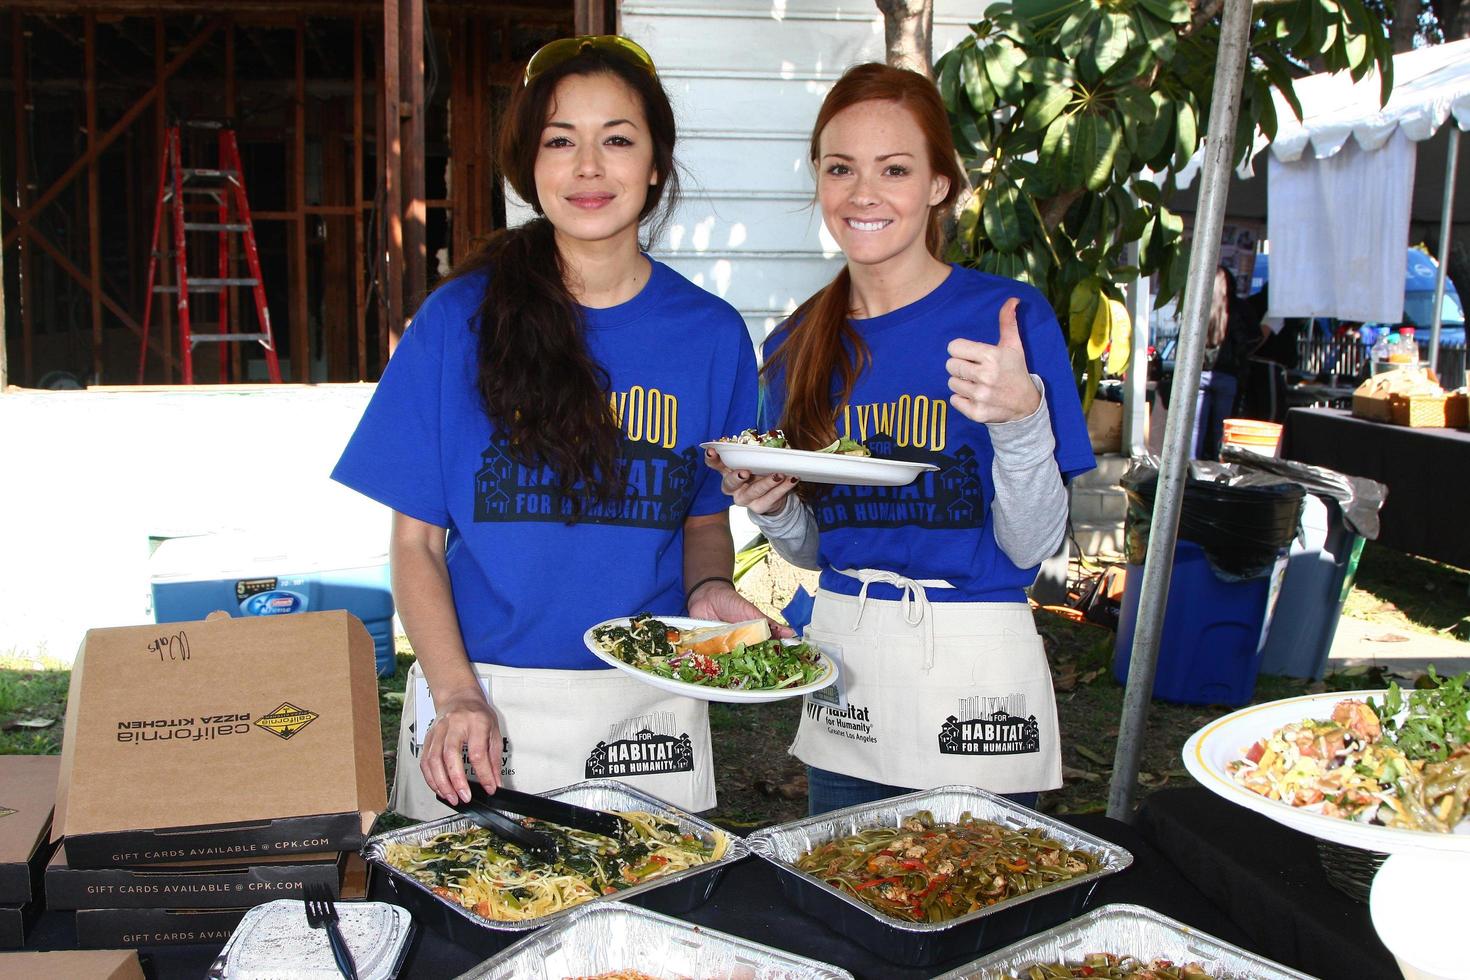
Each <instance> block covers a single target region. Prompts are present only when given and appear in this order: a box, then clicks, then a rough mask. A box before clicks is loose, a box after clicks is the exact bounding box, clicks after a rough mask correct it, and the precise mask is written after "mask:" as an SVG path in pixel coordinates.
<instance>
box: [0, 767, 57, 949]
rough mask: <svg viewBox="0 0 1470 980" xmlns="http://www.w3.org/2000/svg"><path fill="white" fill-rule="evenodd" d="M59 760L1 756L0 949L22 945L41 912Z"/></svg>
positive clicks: (15, 947)
mask: <svg viewBox="0 0 1470 980" xmlns="http://www.w3.org/2000/svg"><path fill="white" fill-rule="evenodd" d="M59 761H60V760H58V759H57V758H56V757H55V756H45V755H0V949H19V948H20V947H21V946H23V945H24V944H25V938H26V933H27V931H29V929H30V927H31V926H32V925H33V924H34V923H35V921H36V916H38V915H39V914H40V911H41V871H42V869H43V868H45V867H46V859H47V857H49V856H50V854H51V840H50V836H49V834H48V831H49V830H50V829H51V808H52V804H53V803H54V802H55V800H56V772H57V767H58V764H59ZM0 975H3V974H0Z"/></svg>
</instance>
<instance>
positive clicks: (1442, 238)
mask: <svg viewBox="0 0 1470 980" xmlns="http://www.w3.org/2000/svg"><path fill="white" fill-rule="evenodd" d="M1445 124H1446V125H1448V126H1449V128H1450V145H1449V147H1448V148H1446V150H1445V159H1444V207H1443V208H1441V209H1440V212H1439V215H1440V216H1439V271H1438V272H1437V273H1436V274H1435V276H1434V319H1433V320H1431V321H1430V323H1429V366H1430V368H1432V369H1433V370H1435V371H1438V370H1439V328H1440V323H1441V320H1443V318H1444V277H1445V271H1446V270H1447V269H1448V268H1449V266H1450V225H1451V224H1452V221H1451V219H1452V218H1453V217H1454V214H1455V177H1456V171H1457V170H1459V167H1460V127H1459V126H1458V125H1457V124H1456V123H1455V117H1454V116H1451V117H1450V118H1448V119H1446V120H1445Z"/></svg>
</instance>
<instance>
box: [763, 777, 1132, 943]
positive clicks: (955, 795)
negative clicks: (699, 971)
mask: <svg viewBox="0 0 1470 980" xmlns="http://www.w3.org/2000/svg"><path fill="white" fill-rule="evenodd" d="M920 810H928V811H929V812H930V813H932V814H934V819H935V820H938V821H941V822H944V821H955V820H958V819H959V818H960V815H961V814H962V813H964V812H965V811H967V810H968V811H969V812H970V813H971V814H972V815H973V816H975V817H976V818H978V819H981V820H990V821H993V822H995V823H998V824H1002V825H1005V826H1011V827H1017V828H1022V827H1029V828H1036V829H1039V830H1043V831H1045V832H1046V833H1047V834H1049V835H1050V836H1052V837H1053V838H1055V839H1056V840H1059V841H1061V842H1062V843H1064V844H1066V845H1067V846H1068V847H1073V848H1085V849H1086V850H1089V851H1093V852H1094V853H1096V854H1098V855H1099V856H1100V857H1101V863H1102V867H1101V868H1099V870H1097V871H1094V872H1091V873H1089V874H1085V875H1080V876H1078V877H1076V878H1073V879H1071V880H1069V881H1064V882H1058V883H1057V884H1055V885H1052V886H1050V887H1047V888H1042V889H1040V890H1038V891H1035V892H1032V893H1030V894H1029V895H1021V896H1018V897H1016V898H1012V899H1008V900H1006V901H1004V902H1000V903H998V904H996V905H991V906H989V907H988V908H983V909H980V910H978V911H975V912H970V913H968V914H966V915H962V916H960V917H958V918H956V919H951V920H950V921H948V922H935V923H930V922H905V921H904V920H902V919H895V918H893V917H892V916H888V915H885V914H884V913H882V912H879V911H878V910H877V909H875V908H873V907H872V906H870V905H866V904H864V903H863V902H860V901H858V900H857V899H856V898H854V897H852V896H851V895H848V894H846V893H845V892H841V891H839V890H837V889H836V888H833V887H832V886H831V885H829V884H827V883H826V882H825V881H822V880H821V879H819V878H816V877H814V876H813V875H809V874H807V873H806V872H804V871H799V870H797V868H796V867H795V863H796V860H797V859H798V858H799V857H800V856H801V855H802V854H804V853H806V852H807V851H809V850H811V849H812V848H813V847H815V846H817V845H818V844H823V843H825V842H827V841H829V840H832V839H833V838H835V837H846V836H848V835H850V834H855V833H857V832H858V831H861V830H867V829H869V828H872V827H896V826H898V824H899V823H900V822H901V821H902V820H903V819H904V818H906V817H910V816H913V815H914V814H915V813H917V812H918V811H920ZM747 843H748V844H749V845H750V849H751V850H752V851H754V852H755V853H756V854H758V855H760V856H761V857H762V858H764V859H765V860H767V861H770V862H771V863H772V864H773V865H775V867H776V870H777V872H779V874H778V877H779V879H780V881H781V890H782V891H783V892H784V893H785V895H786V897H787V898H788V899H789V900H790V901H791V902H792V904H794V905H795V906H796V907H797V908H799V909H801V910H802V911H803V912H805V913H807V914H808V915H811V916H813V917H815V918H817V919H820V920H822V921H823V922H825V923H826V924H827V925H828V926H829V927H830V928H831V929H833V930H834V931H836V932H839V933H841V934H842V935H844V936H847V937H848V938H850V939H851V940H852V941H853V942H856V943H858V944H859V945H861V946H863V947H864V948H866V949H868V950H870V951H871V952H873V953H876V954H877V955H878V956H881V957H883V958H884V959H887V960H891V961H893V962H895V963H901V964H903V965H905V966H931V965H933V964H935V963H938V962H942V961H944V960H952V959H958V958H959V957H961V956H967V955H970V954H973V953H978V952H980V951H981V950H984V949H996V948H998V947H1000V946H1004V945H1006V944H1007V943H1012V942H1015V941H1016V940H1018V939H1020V938H1022V937H1023V936H1029V935H1031V934H1032V933H1034V932H1038V931H1040V930H1042V929H1046V928H1049V927H1051V926H1054V925H1057V924H1058V923H1060V922H1065V921H1066V920H1067V919H1070V918H1072V917H1073V916H1074V915H1077V914H1078V913H1079V912H1081V911H1082V909H1083V907H1084V906H1085V905H1086V904H1087V899H1088V896H1090V895H1091V894H1092V889H1093V888H1094V887H1095V886H1096V884H1097V882H1098V880H1099V879H1100V878H1102V877H1104V876H1106V875H1110V874H1114V873H1116V872H1119V871H1122V870H1123V869H1124V868H1126V867H1128V866H1129V865H1130V864H1132V863H1133V855H1132V854H1129V853H1128V852H1127V851H1126V850H1124V849H1123V848H1121V847H1119V846H1118V845H1117V844H1114V843H1112V842H1111V841H1106V840H1103V839H1102V838H1100V837H1094V836H1092V835H1091V834H1086V833H1083V832H1082V831H1080V830H1078V829H1076V828H1075V827H1072V826H1071V825H1069V824H1066V823H1063V822H1062V821H1060V820H1057V819H1056V818H1054V817H1049V816H1047V815H1046V814H1043V813H1037V812H1036V811H1035V810H1028V809H1027V808H1025V807H1023V806H1021V805H1019V804H1017V803H1012V802H1011V801H1010V800H1007V799H1006V798H1005V797H1003V796H996V795H995V794H994V793H987V792H986V791H985V790H982V789H977V788H975V787H974V786H941V787H939V788H937V789H932V790H927V791H925V792H922V793H910V794H909V795H907V796H897V797H894V798H892V799H887V800H879V801H878V802H876V803H865V804H863V805H861V806H854V807H848V808H847V809H846V810H834V811H833V812H831V813H824V814H821V815H820V816H815V817H808V818H806V819H805V820H797V821H794V822H792V823H788V824H782V825H780V826H777V827H771V828H768V829H766V830H760V831H757V832H755V833H754V834H752V835H750V837H749V838H747Z"/></svg>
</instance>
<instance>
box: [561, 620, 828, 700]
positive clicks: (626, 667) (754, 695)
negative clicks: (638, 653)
mask: <svg viewBox="0 0 1470 980" xmlns="http://www.w3.org/2000/svg"><path fill="white" fill-rule="evenodd" d="M630 618H631V617H628V616H622V617H620V618H618V619H609V620H606V621H604V622H601V623H598V624H597V625H596V626H593V627H592V628H591V629H589V630H588V631H587V632H586V633H583V634H582V642H583V643H585V644H587V649H588V650H590V651H592V655H593V656H594V657H596V658H597V659H598V660H601V661H602V662H603V663H605V664H607V665H609V666H611V667H616V668H618V669H619V670H621V671H625V672H627V673H629V674H632V675H633V676H634V677H636V678H638V679H639V680H640V681H643V682H644V683H645V684H652V685H653V686H654V687H659V688H663V689H664V690H665V691H670V692H672V693H674V694H682V695H684V696H685V697H686V698H696V699H698V700H700V701H726V702H729V703H731V704H760V703H763V702H766V701H784V700H785V699H787V698H796V697H801V696H802V695H804V694H811V693H812V692H814V691H820V690H821V689H822V688H824V687H828V686H830V685H831V684H832V683H833V682H834V681H836V680H837V665H836V664H834V663H833V662H832V659H831V658H830V657H828V656H827V655H826V654H825V653H823V652H822V651H821V650H820V649H818V650H817V656H819V657H821V658H822V662H823V663H825V664H826V665H827V669H826V671H825V672H823V673H822V674H821V675H820V676H819V677H818V678H817V679H816V680H814V681H812V682H811V683H810V684H803V685H801V686H800V687H783V688H781V689H780V690H779V691H772V690H763V691H734V690H729V689H727V688H723V687H706V686H704V685H703V684H688V683H685V682H684V681H681V680H675V679H674V678H672V677H660V676H658V675H657V674H650V673H649V672H648V671H646V670H639V669H638V668H637V667H634V666H633V665H632V664H627V663H623V661H621V660H619V659H618V658H617V657H614V656H613V655H612V654H610V653H607V652H606V651H604V650H603V649H602V648H601V647H599V646H598V645H597V641H596V640H594V639H592V630H595V629H600V628H602V627H604V626H627V625H628V623H629V621H630ZM653 618H654V619H656V620H658V621H659V622H661V623H666V624H668V625H669V626H672V627H674V628H675V629H677V630H695V629H699V628H701V627H704V626H719V625H720V623H719V622H717V621H715V620H709V619H690V618H689V617H687V616H655V617H653ZM786 642H787V643H794V642H796V641H794V640H787V641H786ZM813 645H814V646H815V644H813Z"/></svg>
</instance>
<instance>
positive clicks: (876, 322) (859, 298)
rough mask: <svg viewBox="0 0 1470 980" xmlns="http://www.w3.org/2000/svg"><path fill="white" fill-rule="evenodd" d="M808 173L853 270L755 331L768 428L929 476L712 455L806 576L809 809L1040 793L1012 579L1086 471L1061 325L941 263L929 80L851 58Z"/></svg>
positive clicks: (1032, 301) (945, 130) (1030, 651)
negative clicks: (820, 664) (869, 478)
mask: <svg viewBox="0 0 1470 980" xmlns="http://www.w3.org/2000/svg"><path fill="white" fill-rule="evenodd" d="M811 160H812V163H813V165H814V167H815V168H816V171H817V199H818V203H819V204H820V206H821V209H822V218H823V221H824V222H825V223H826V226H827V229H828V231H829V232H830V233H831V235H832V237H833V238H834V239H835V240H836V241H837V243H838V245H840V246H841V248H842V251H843V253H844V255H845V257H846V260H847V261H846V264H845V266H844V267H843V269H842V271H841V272H839V273H838V274H837V276H836V278H835V279H833V281H832V282H831V283H830V284H829V285H828V286H827V287H826V288H824V289H823V290H821V291H820V292H818V293H817V294H816V295H814V296H812V297H811V298H810V299H808V300H807V301H806V302H805V303H803V304H802V305H801V306H800V307H798V308H797V310H796V312H795V313H793V314H792V315H791V317H790V318H789V319H788V320H787V321H786V323H784V324H783V325H782V326H781V327H780V328H779V329H778V330H777V331H776V332H775V333H773V334H772V335H771V337H770V339H769V340H768V341H767V342H766V348H765V349H766V360H765V366H764V368H763V380H764V384H765V398H764V412H765V417H764V418H763V419H762V424H763V425H764V426H771V425H776V426H779V427H780V428H781V429H782V430H783V431H784V433H785V435H786V438H787V440H788V444H789V445H791V446H792V447H794V448H797V449H809V450H810V449H820V448H822V447H823V446H827V445H830V444H831V443H832V442H833V441H834V440H836V439H837V438H838V437H840V436H846V437H849V438H852V439H856V440H858V441H860V442H863V443H865V444H866V445H867V447H868V449H869V451H870V452H872V453H873V454H874V455H876V456H883V457H889V458H893V459H903V460H911V461H915V462H923V463H932V464H934V465H935V466H937V467H938V468H937V470H935V471H932V472H926V473H924V474H922V475H921V476H920V477H919V478H918V480H917V481H915V482H914V483H912V484H910V485H908V486H903V487H853V486H842V485H837V486H818V485H816V484H812V483H805V484H802V483H799V481H798V480H797V479H796V478H795V477H786V476H781V475H775V476H752V475H751V474H750V473H748V472H745V471H737V470H729V469H726V468H725V467H724V466H722V465H721V464H720V463H719V460H718V459H717V458H716V457H715V456H714V455H713V454H707V455H706V460H707V462H709V464H710V465H711V466H713V467H715V468H716V469H717V470H719V471H720V472H721V474H722V485H723V489H724V490H725V491H726V492H727V493H730V494H732V495H733V496H734V498H735V502H736V503H737V504H741V505H743V506H745V507H747V508H748V509H749V510H750V512H751V514H752V515H753V519H754V520H755V521H756V523H757V524H758V525H759V526H760V527H761V528H762V530H763V531H764V532H765V533H766V536H767V537H768V538H769V539H770V540H771V542H772V544H773V546H774V547H775V548H776V550H777V552H778V553H780V554H781V555H783V556H784V557H785V558H786V559H787V560H789V561H791V562H792V563H793V564H796V565H799V566H802V567H807V568H820V569H821V570H822V575H821V582H820V589H819V591H818V594H817V598H816V602H815V605H814V608H813V612H812V619H811V624H810V626H809V627H808V629H807V631H806V634H807V637H808V638H809V639H812V640H815V641H816V642H818V643H819V644H821V645H822V646H823V648H824V649H826V650H827V651H828V652H829V653H830V654H832V655H833V656H834V657H835V658H836V659H837V660H838V661H839V662H840V664H841V672H840V673H841V679H840V681H839V682H838V684H837V685H835V686H834V688H832V689H828V690H827V691H823V692H820V693H819V694H818V695H813V696H812V697H811V699H810V701H809V703H808V705H807V710H806V711H805V712H803V715H802V721H801V728H800V731H799V733H798V735H797V738H796V742H795V744H794V745H793V746H792V753H793V754H794V755H796V756H797V757H798V758H800V759H801V760H802V761H803V762H805V763H806V764H807V766H808V777H809V786H810V790H809V793H810V799H809V802H810V806H811V810H812V812H813V813H820V812H824V811H827V810H831V809H836V808H839V807H843V806H850V805H854V804H858V803H862V802H867V801H871V800H875V799H883V798H886V797H889V796H893V795H897V794H900V793H904V792H908V791H910V790H915V789H928V788H932V787H934V786H939V785H944V784H948V783H967V784H971V785H978V786H982V787H985V788H987V789H990V790H993V791H995V792H998V793H1005V794H1009V795H1014V796H1017V797H1018V798H1020V799H1021V800H1022V801H1023V802H1027V803H1034V801H1035V797H1036V793H1037V792H1038V791H1040V790H1044V789H1052V788H1055V787H1057V786H1060V785H1061V755H1060V747H1059V737H1058V732H1057V719H1056V706H1055V702H1054V699H1053V696H1052V687H1051V675H1050V672H1049V670H1048V668H1047V662H1046V655H1045V652H1044V650H1043V648H1042V643H1041V639H1040V637H1039V636H1038V635H1037V634H1036V629H1035V625H1034V624H1033V622H1032V619H1031V610H1030V607H1029V605H1028V604H1027V601H1026V595H1025V592H1024V590H1025V589H1026V588H1027V587H1028V586H1029V585H1030V584H1031V583H1032V581H1034V579H1035V577H1036V570H1037V567H1038V565H1039V564H1040V562H1041V560H1042V559H1043V558H1046V557H1047V556H1049V555H1051V554H1052V553H1053V552H1054V551H1055V550H1056V548H1057V546H1058V545H1059V544H1060V543H1061V541H1062V537H1063V534H1064V532H1065V529H1066V523H1067V509H1068V501H1067V493H1066V488H1065V485H1064V480H1065V479H1066V478H1068V477H1071V476H1073V475H1075V474H1077V473H1081V472H1084V471H1086V470H1088V469H1091V468H1092V467H1093V465H1094V462H1093V457H1092V451H1091V446H1090V443H1089V440H1088V437H1087V427H1086V424H1085V422H1084V420H1083V417H1082V411H1081V407H1080V405H1079V402H1078V398H1077V391H1076V387H1075V385H1074V382H1073V379H1072V374H1071V370H1070V367H1069V362H1068V359H1067V352H1066V347H1065V343H1064V340H1063V337H1062V333H1061V329H1060V327H1059V326H1058V325H1057V321H1056V318H1055V316H1054V315H1053V313H1052V310H1051V307H1050V305H1049V304H1048V303H1047V301H1046V299H1045V298H1044V297H1043V296H1042V295H1041V294H1040V293H1039V292H1037V291H1036V290H1035V289H1033V288H1032V287H1030V286H1027V285H1024V284H1022V283H1019V282H1015V281H1013V280H1010V279H1005V278H1002V277H999V276H994V275H989V274H987V273H983V272H979V271H976V270H973V269H967V268H962V267H960V266H957V265H949V264H946V263H945V262H943V261H941V260H940V259H939V258H938V256H939V254H940V251H941V247H942V244H943V234H942V230H941V228H942V222H943V219H944V216H945V215H946V214H948V213H949V212H950V210H951V208H952V206H953V204H954V201H955V200H956V198H957V196H958V194H959V192H960V191H961V189H962V187H963V182H964V175H963V173H962V171H961V170H960V167H959V165H958V163H957V160H956V156H955V149H954V144H953V142H952V139H951V137H950V130H949V117H948V113H947V111H946V110H945V107H944V104H943V102H942V101H941V99H940V97H939V93H938V92H937V91H936V89H935V88H934V85H933V83H932V82H930V81H929V80H928V79H926V78H924V77H923V76H921V75H918V74H916V73H914V72H910V71H904V70H901V69H896V68H891V67H888V66H886V65H880V64H864V65H857V66H855V67H853V68H851V69H849V70H848V71H847V72H846V73H845V74H844V75H843V76H842V78H841V79H840V80H839V81H838V82H837V83H836V84H835V85H834V86H833V88H832V91H831V92H830V93H829V94H828V95H827V98H826V100H825V101H824V102H823V103H822V107H821V110H820V111H819V113H818V114H817V120H816V124H815V125H814V127H813V129H812V140H811ZM793 491H795V492H794V493H793Z"/></svg>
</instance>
